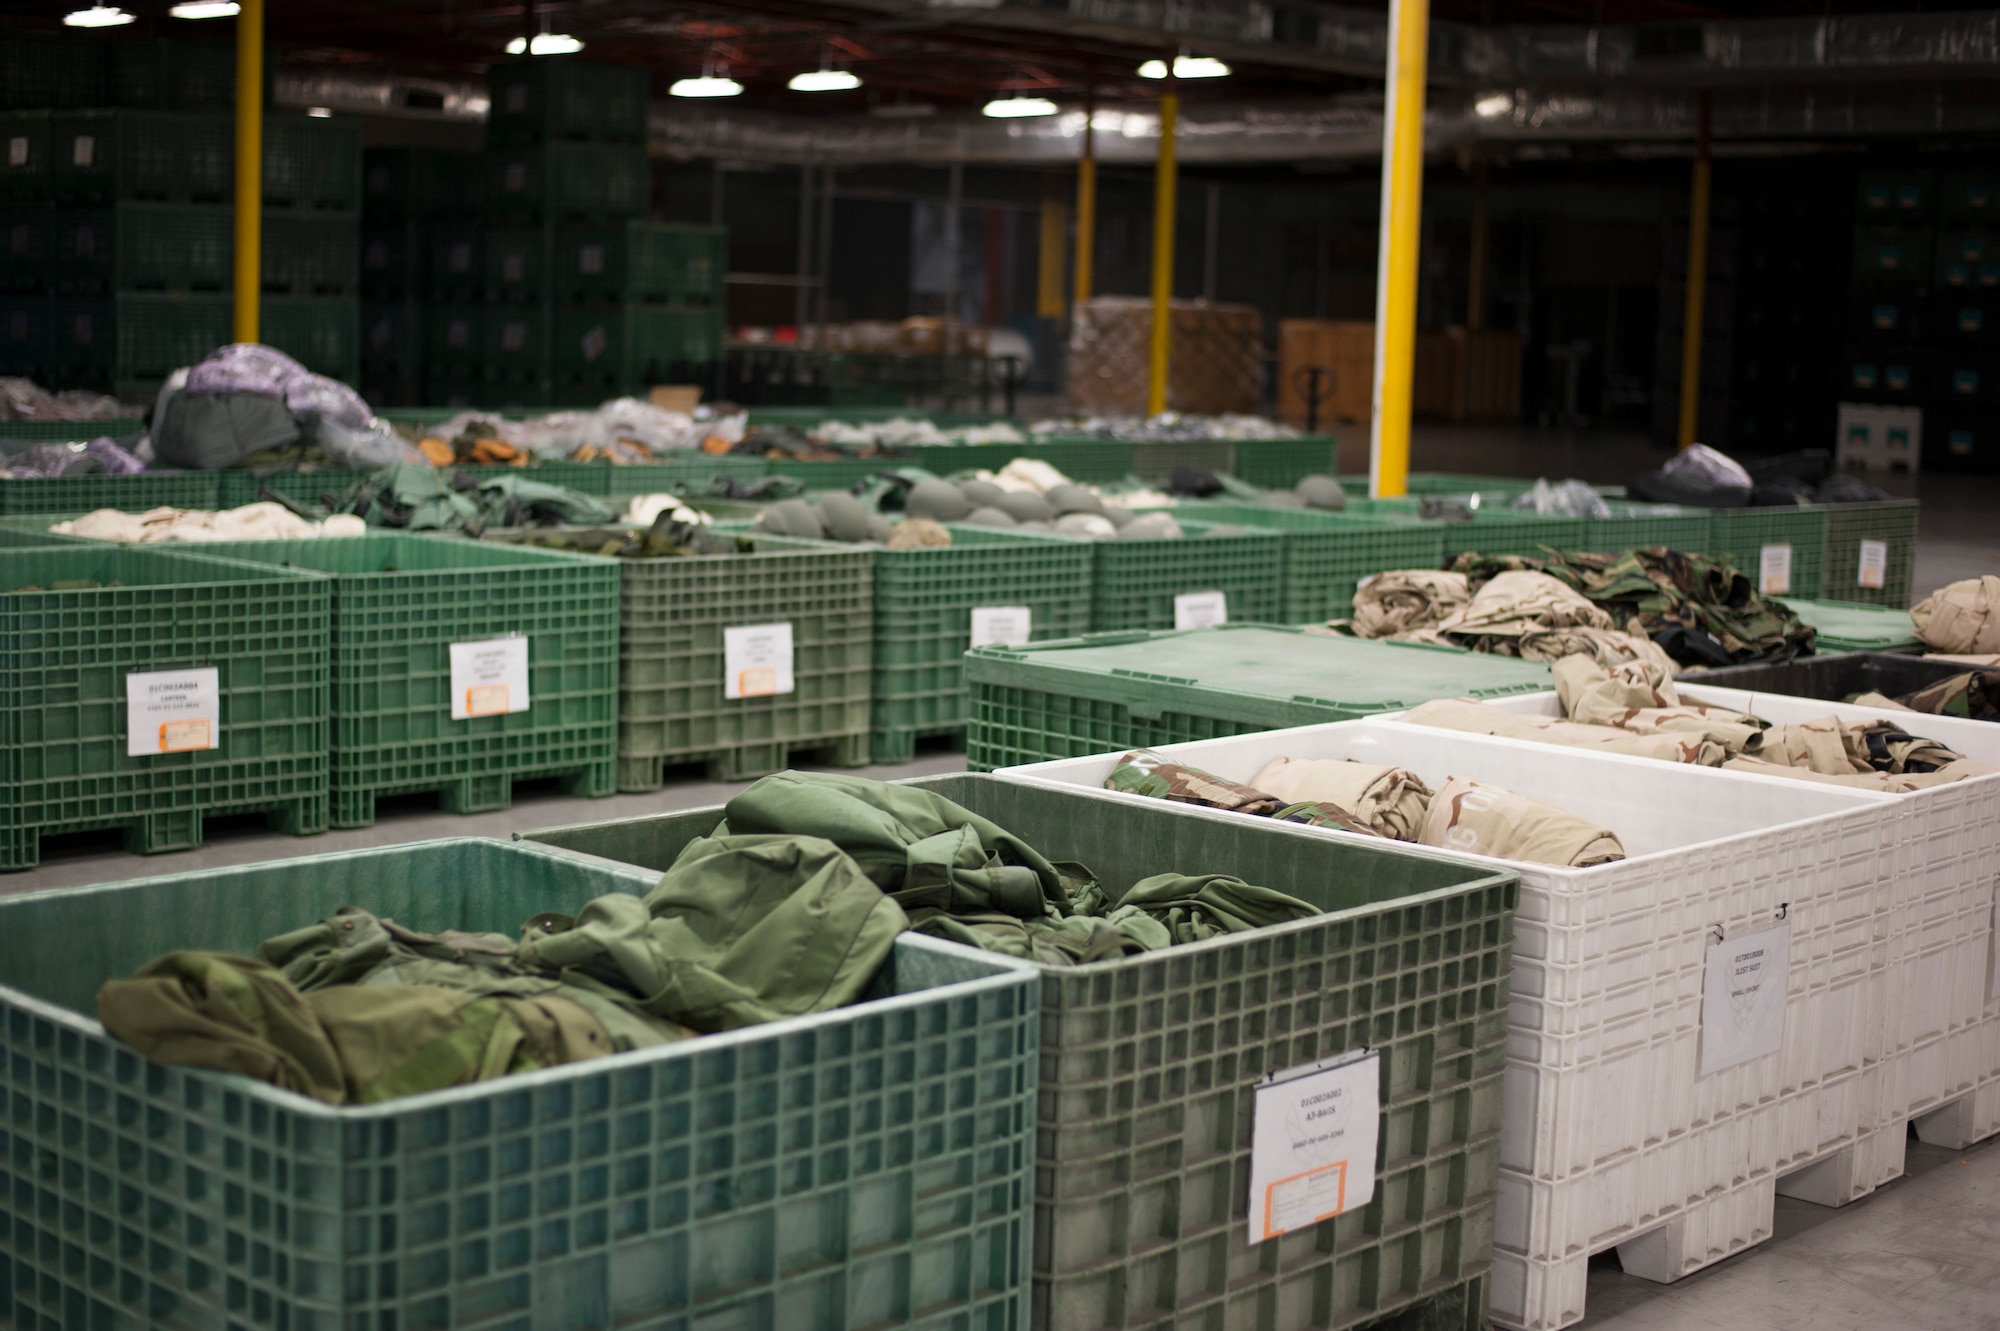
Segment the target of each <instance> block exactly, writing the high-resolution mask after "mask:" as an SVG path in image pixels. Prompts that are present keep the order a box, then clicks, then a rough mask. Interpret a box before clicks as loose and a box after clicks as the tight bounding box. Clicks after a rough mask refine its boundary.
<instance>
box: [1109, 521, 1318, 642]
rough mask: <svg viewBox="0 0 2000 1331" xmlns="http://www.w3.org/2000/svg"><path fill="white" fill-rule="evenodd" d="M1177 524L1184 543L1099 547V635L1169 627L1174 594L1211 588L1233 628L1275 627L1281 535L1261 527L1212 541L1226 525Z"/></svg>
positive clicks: (1280, 582)
mask: <svg viewBox="0 0 2000 1331" xmlns="http://www.w3.org/2000/svg"><path fill="white" fill-rule="evenodd" d="M1204 516H1206V515H1204ZM1177 521H1179V522H1180V526H1181V530H1182V531H1184V532H1186V533H1187V535H1186V536H1184V537H1182V538H1181V539H1179V540H1165V541H1099V542H1097V546H1096V550H1097V559H1096V570H1095V572H1094V573H1093V574H1092V589H1091V600H1090V626H1091V628H1092V629H1093V630H1095V631H1097V632H1100V633H1109V632H1113V631H1117V630H1125V629H1171V628H1173V627H1174V626H1175V621H1174V598H1175V597H1177V596H1181V595H1183V594H1185V593H1188V592H1210V591H1219V592H1222V593H1224V594H1225V595H1226V596H1227V597H1228V603H1229V622H1230V623H1232V624H1270V623H1274V622H1276V620H1277V618H1278V615H1279V612H1280V610H1281V609H1282V605H1283V580H1284V559H1285V554H1284V538H1283V537H1281V536H1280V535H1279V534H1278V533H1277V532H1274V531H1261V530H1251V531H1246V532H1242V533H1239V534H1237V535H1234V536H1207V535H1204V533H1205V532H1207V531H1208V530H1209V529H1210V528H1211V527H1215V526H1218V525H1221V524H1218V523H1211V522H1205V521H1202V522H1197V521H1190V520H1187V519H1177Z"/></svg>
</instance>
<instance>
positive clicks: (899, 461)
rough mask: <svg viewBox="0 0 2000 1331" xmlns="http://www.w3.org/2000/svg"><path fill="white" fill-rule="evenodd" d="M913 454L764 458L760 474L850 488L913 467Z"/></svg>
mask: <svg viewBox="0 0 2000 1331" xmlns="http://www.w3.org/2000/svg"><path fill="white" fill-rule="evenodd" d="M916 465H917V460H916V459H915V458H914V457H874V458H843V459H840V460H839V461H834V462H798V461H794V460H793V459H791V458H768V459H766V460H765V467H764V474H765V475H767V476H790V477H792V478H793V479H795V480H798V481H800V482H802V483H803V484H804V485H805V487H806V489H808V490H851V489H853V488H854V487H855V486H857V485H863V484H865V483H867V482H869V481H872V480H874V479H875V477H876V476H877V475H879V474H880V473H882V472H885V471H895V470H897V469H898V468H900V467H914V466H916Z"/></svg>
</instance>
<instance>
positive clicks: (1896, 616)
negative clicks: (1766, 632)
mask: <svg viewBox="0 0 2000 1331" xmlns="http://www.w3.org/2000/svg"><path fill="white" fill-rule="evenodd" d="M1783 603H1784V604H1785V605H1787V606H1789V607H1791V611H1792V613H1793V614H1795V615H1797V616H1798V617H1799V618H1800V619H1803V620H1804V621H1805V622H1806V623H1808V624H1810V625H1812V626H1813V629H1814V631H1816V632H1817V633H1818V634H1819V641H1818V643H1817V644H1816V646H1817V648H1818V650H1819V651H1820V652H1822V653H1825V652H1893V651H1897V650H1899V649H1904V648H1910V647H1919V646H1922V645H1923V644H1922V643H1921V642H1919V641H1918V639H1917V633H1916V626H1915V625H1914V624H1912V623H1911V622H1910V612H1909V611H1907V610H1898V609H1895V608H1894V607H1891V606H1882V605H1856V604H1853V603H1851V602H1847V601H1807V600H1802V599H1801V600H1795V599H1793V598H1792V597H1789V596H1788V597H1785V598H1784V602H1783Z"/></svg>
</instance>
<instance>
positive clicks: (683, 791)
mask: <svg viewBox="0 0 2000 1331" xmlns="http://www.w3.org/2000/svg"><path fill="white" fill-rule="evenodd" d="M1338 434H1339V437H1340V440H1341V444H1342V454H1343V466H1342V470H1343V471H1357V470H1360V469H1361V468H1362V467H1363V466H1364V465H1365V458H1366V456H1367V429H1366V427H1365V426H1346V427H1341V428H1340V429H1339V430H1338ZM1413 454H1414V457H1413V461H1412V465H1413V467H1414V468H1415V469H1417V470H1424V471H1469V472H1486V473H1491V474H1495V475H1520V476H1535V475H1546V476H1551V477H1565V476H1578V477H1581V478H1583V479H1585V480H1589V481H1595V482H1619V481H1623V480H1624V479H1625V478H1626V477H1627V476H1629V475H1630V474H1631V473H1633V472H1635V471H1640V470H1644V469H1646V468H1649V467H1654V466H1657V465H1659V463H1660V461H1661V460H1662V459H1663V458H1664V457H1665V456H1666V455H1665V453H1664V452H1663V451H1661V450H1658V449H1656V448H1654V447H1653V446H1652V445H1651V444H1650V443H1649V442H1648V441H1647V440H1646V439H1645V438H1644V437H1643V436H1640V435H1636V434H1632V435H1626V434H1617V433H1608V432H1582V431H1579V432H1561V431H1548V430H1530V429H1490V428H1452V427H1420V428H1419V430H1418V431H1417V436H1416V439H1415V442H1414V445H1413ZM1866 479H1868V480H1870V481H1872V482H1874V483H1876V484H1878V485H1880V486H1881V488H1883V489H1885V490H1887V491H1889V492H1890V493H1892V494H1897V495H1914V496H1916V497H1918V498H1920V499H1922V500H1923V504H1924V507H1923V514H1922V525H1921V528H1920V536H1919V540H1918V545H1917V567H1916V588H1917V593H1918V595H1919V596H1921V595H1923V594H1924V593H1926V592H1928V591H1929V590H1931V589H1932V588H1934V587H1938V586H1941V585H1943V584H1944V583H1947V582H1951V581H1954V580H1956V579H1959V578H1967V577H1976V576H1979V575H1980V574H1983V573H2000V524H1996V523H1995V520H1994V515H1995V514H1996V513H2000V477H1982V476H1957V475H1953V476H1941V475H1924V476H1882V475H1876V474H1869V475H1868V476H1867V477H1866ZM963 768H964V757H963V755H961V754H958V753H952V752H946V751H942V750H940V749H937V748H932V749H930V750H928V751H925V750H920V751H919V755H918V758H917V760H916V761H915V762H913V763H909V764H906V765H903V766H898V767H871V768H864V769H861V774H862V775H866V776H872V777H878V778H885V779H886V778H892V777H902V776H920V775H930V774H933V773H939V772H953V771H961V770H963ZM741 788H742V787H741V786H740V785H727V784H720V783H714V782H709V781H705V780H702V779H701V778H700V774H699V772H698V771H696V770H695V769H689V772H688V775H687V778H686V780H684V781H683V782H682V783H680V784H675V785H670V786H668V787H667V788H666V789H665V790H663V791H661V792H659V793H657V794H651V795H620V796H614V797H613V798H610V799H604V800H586V799H573V798H569V797H566V796H563V795H561V794H560V793H558V792H556V791H555V790H554V788H553V783H527V784H524V785H523V786H521V787H519V788H517V790H516V792H515V802H514V807H513V808H512V809H509V810H506V811H503V812H500V813H491V814H479V815H474V816H471V817H455V816H452V815H449V814H442V813H439V812H438V811H437V807H436V803H435V800H434V799H432V798H430V797H421V796H414V797H409V798H404V799H392V800H385V801H383V802H382V804H381V805H380V806H379V808H378V817H377V822H376V824H375V826H373V827H370V828H364V829H359V830H355V831H344V832H342V831H336V832H330V833H327V834H326V835H323V836H317V837H305V838H294V837H286V836H280V835H277V834H274V833H271V832H268V831H266V830H264V828H263V826H262V823H261V821H260V820H259V819H256V818H254V817H250V818H240V819H217V820H213V821H211V822H210V823H209V825H208V828H207V830H206V836H207V844H206V845H205V846H203V847H202V848H201V849H200V850H196V851H190V852H186V853H182V854H172V855H161V856H155V857H151V858H142V857H139V856H135V855H130V854H127V853H126V852H125V851H124V850H123V849H122V847H121V846H120V843H119V841H118V838H117V835H116V834H115V833H94V834H80V835H77V836H71V837H56V838H50V839H47V840H45V841H44V842H43V846H42V863H41V865H40V867H38V868H36V869H34V870H32V871H30V872H27V873H20V874H10V875H5V876H0V893H15V892H30V891H37V890H41V889H45V888H59V887H75V886H84V885H88V884H92V883H100V882H112V881H118V880H121V879H126V878H134V877H140V876H144V875H148V874H161V873H175V872H181V871H184V870H190V869H204V868H213V867H220V866H223V865H231V864H246V863H252V862H255V861H258V860H269V859H287V858H292V857H295V856H303V855H323V854H326V853H329V852H332V851H339V850H349V849H354V848H358V847H363V846H384V845H397V844H402V843H405V842H412V841H422V840H428V839H431V838H434V837H451V836H490V837H502V838H504V837H507V836H509V835H511V834H512V833H513V832H514V831H516V830H525V829H530V828H538V827H550V826H555V825H558V824H563V823H574V822H596V821H602V820H606V819H611V818H629V817H635V816H638V815H641V814H647V813H657V812H665V811H669V810H674V809H685V808H694V807H698V806H700V805H705V804H714V803H719V802H721V801H723V800H726V799H727V798H728V797H729V795H730V794H731V793H732V792H733V791H735V790H739V789H741ZM1585 1306H1586V1307H1587V1308H1588V1310H1589V1315H1588V1317H1587V1318H1586V1319H1585V1321H1584V1322H1583V1323H1581V1325H1582V1326H1583V1327H1587V1328H1592V1331H1598V1329H1600V1328H1601V1331H1706V1329H1707V1328H1711V1327H1717V1326H1729V1327H1732V1328H1737V1329H1738V1331H1877V1329H1878V1328H1897V1329H1898V1331H1904V1329H1907V1331H1972V1329H1974V1328H1992V1329H1994V1331H2000V1138H1996V1139H1993V1140H1990V1141H1988V1142H1986V1143H1983V1144H1981V1145H1980V1146H1978V1147H1975V1148H1973V1149H1972V1150H1970V1151H1962V1152H1954V1151H1945V1150H1941V1149H1939V1148H1936V1147H1931V1146H1925V1145H1923V1144H1922V1143H1920V1142H1918V1141H1917V1140H1916V1139H1915V1138H1914V1137H1912V1138H1911V1139H1910V1146H1909V1155H1908V1162H1907V1170H1906V1173H1905V1175H1904V1177H1903V1178H1901V1179H1899V1180H1897V1181H1896V1182H1894V1183H1891V1184H1889V1185H1887V1186H1886V1187H1883V1188H1881V1189H1879V1190H1878V1191H1876V1192H1875V1193H1874V1194H1872V1195H1870V1196H1869V1197H1867V1198H1864V1199H1863V1200H1861V1201H1859V1202H1856V1203H1854V1204H1852V1205H1850V1206H1847V1207H1845V1208H1842V1209H1840V1210H1828V1209H1825V1208H1821V1207H1817V1206H1813V1205H1811V1204H1810V1203H1806V1202H1800V1201H1794V1200H1792V1199H1789V1198H1783V1197H1781V1198H1779V1199H1778V1202H1777V1210H1776V1222H1775V1227H1774V1236H1773V1237H1772V1238H1771V1239H1770V1240H1769V1241H1768V1242H1766V1243H1764V1244H1761V1245H1759V1246H1758V1247H1756V1248H1753V1249H1751V1250H1749V1251H1748V1252H1745V1253H1741V1254H1738V1255H1737V1256H1735V1257H1732V1258H1730V1259H1729V1260H1727V1261H1724V1262H1720V1263H1717V1264H1716V1265H1714V1266H1711V1267H1708V1268H1705V1269H1704V1270H1702V1271H1699V1272H1696V1273H1695V1274H1694V1275H1691V1276H1688V1277H1686V1278H1684V1279H1682V1280H1680V1281H1678V1282H1677V1283H1675V1284H1672V1285H1658V1284H1654V1283H1652V1282H1650V1281H1646V1280H1641V1279H1638V1278H1637V1277H1632V1276H1627V1275H1625V1274H1624V1273H1623V1272H1622V1271H1621V1270H1620V1269H1619V1266H1618V1261H1617V1258H1616V1256H1615V1255H1614V1254H1611V1253H1606V1254H1603V1255H1601V1256H1599V1257H1598V1258H1596V1259H1594V1261H1593V1263H1592V1268H1591V1275H1590V1286H1589V1294H1588V1297H1587V1300H1586V1304H1585Z"/></svg>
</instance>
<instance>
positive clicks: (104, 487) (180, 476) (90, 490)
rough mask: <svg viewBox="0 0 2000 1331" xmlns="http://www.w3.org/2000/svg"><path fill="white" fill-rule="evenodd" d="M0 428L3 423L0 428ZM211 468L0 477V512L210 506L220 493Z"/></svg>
mask: <svg viewBox="0 0 2000 1331" xmlns="http://www.w3.org/2000/svg"><path fill="white" fill-rule="evenodd" d="M0 429H4V427H0ZM221 474H222V473H220V472H213V471H142V472H138V473H137V474H135V475H131V476H110V475H107V474H105V473H103V472H93V473H92V474H90V475H88V476H51V477H48V478H46V479H43V480H17V481H6V480H0V514H7V515H12V514H18V513H61V514H64V515H66V516H74V515H76V514H78V513H89V512H92V511H93V510H96V509H100V508H115V509H118V510H119V511H120V512H124V513H143V512H145V511H146V510H147V509H149V508H214V507H216V500H217V497H218V495H219V492H220V482H219V480H218V477H220V476H221Z"/></svg>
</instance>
